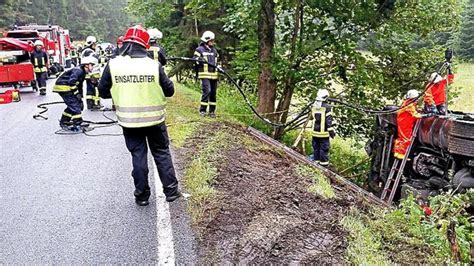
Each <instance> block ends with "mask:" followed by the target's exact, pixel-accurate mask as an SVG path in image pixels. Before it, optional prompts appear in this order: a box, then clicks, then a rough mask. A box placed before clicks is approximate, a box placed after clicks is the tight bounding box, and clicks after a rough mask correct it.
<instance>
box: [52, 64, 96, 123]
mask: <svg viewBox="0 0 474 266" xmlns="http://www.w3.org/2000/svg"><path fill="white" fill-rule="evenodd" d="M97 64H98V61H97V58H95V57H93V56H89V57H84V58H82V59H81V65H80V66H77V67H74V68H71V69H69V70H67V71H66V72H64V73H63V74H61V75H60V76H59V77H58V79H57V80H56V84H55V85H54V87H53V92H57V93H59V96H61V98H63V100H64V103H66V106H67V107H66V109H65V110H64V112H63V114H62V116H61V120H59V125H60V126H61V127H62V128H63V129H65V130H72V131H80V130H81V129H82V128H84V127H87V126H89V125H88V124H87V123H84V122H83V121H82V114H81V113H82V110H83V109H84V103H83V102H82V94H81V93H80V88H82V85H83V83H84V79H85V77H86V74H87V73H90V72H91V71H92V70H93V69H94V66H95V65H97Z"/></svg>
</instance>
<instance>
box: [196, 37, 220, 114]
mask: <svg viewBox="0 0 474 266" xmlns="http://www.w3.org/2000/svg"><path fill="white" fill-rule="evenodd" d="M214 39H215V35H214V33H213V32H211V31H205V32H204V33H203V34H202V37H201V43H200V44H199V46H198V47H197V48H196V50H195V51H194V57H193V58H194V59H198V60H200V61H206V62H209V63H210V64H212V65H215V66H217V60H218V57H219V54H218V53H217V50H216V48H214ZM196 67H197V76H198V79H200V80H201V85H202V96H201V107H200V108H199V113H200V114H201V116H205V115H206V112H207V108H208V106H209V116H210V117H216V104H217V101H216V100H217V99H216V98H217V80H218V78H219V76H218V69H216V68H215V67H214V66H211V65H208V64H205V63H199V62H196ZM218 68H219V67H218Z"/></svg>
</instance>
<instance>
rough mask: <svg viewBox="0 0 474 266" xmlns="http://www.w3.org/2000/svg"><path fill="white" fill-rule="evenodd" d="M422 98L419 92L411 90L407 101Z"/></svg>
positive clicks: (407, 95) (406, 97)
mask: <svg viewBox="0 0 474 266" xmlns="http://www.w3.org/2000/svg"><path fill="white" fill-rule="evenodd" d="M419 96H420V93H419V92H418V91H417V90H409V91H408V92H407V94H406V95H405V99H415V98H418V97H419Z"/></svg>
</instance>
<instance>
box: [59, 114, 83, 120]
mask: <svg viewBox="0 0 474 266" xmlns="http://www.w3.org/2000/svg"><path fill="white" fill-rule="evenodd" d="M63 115H64V116H67V117H69V118H71V119H80V118H82V115H81V114H77V115H72V114H70V113H66V112H63Z"/></svg>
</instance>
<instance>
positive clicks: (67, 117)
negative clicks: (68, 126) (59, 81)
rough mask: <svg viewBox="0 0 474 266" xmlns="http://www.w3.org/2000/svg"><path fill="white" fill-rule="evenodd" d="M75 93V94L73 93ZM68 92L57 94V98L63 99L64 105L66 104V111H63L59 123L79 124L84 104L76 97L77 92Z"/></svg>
mask: <svg viewBox="0 0 474 266" xmlns="http://www.w3.org/2000/svg"><path fill="white" fill-rule="evenodd" d="M75 92H76V93H75ZM75 92H73V91H68V92H59V96H61V98H63V100H64V103H65V104H66V106H67V107H66V109H64V113H63V115H62V116H61V120H60V121H59V122H60V123H69V122H72V123H73V124H76V125H78V124H81V122H82V117H81V113H82V110H84V103H83V102H82V100H81V99H80V98H79V97H78V91H75Z"/></svg>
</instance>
